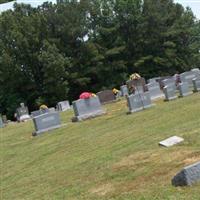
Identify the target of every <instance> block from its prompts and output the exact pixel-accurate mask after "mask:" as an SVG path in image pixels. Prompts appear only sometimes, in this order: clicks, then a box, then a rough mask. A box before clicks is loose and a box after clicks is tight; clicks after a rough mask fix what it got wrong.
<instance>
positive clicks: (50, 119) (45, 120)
mask: <svg viewBox="0 0 200 200" xmlns="http://www.w3.org/2000/svg"><path fill="white" fill-rule="evenodd" d="M33 123H34V126H35V133H33V135H38V134H41V133H43V132H46V131H50V130H53V129H55V128H59V127H60V126H61V122H60V116H59V112H49V113H45V114H42V115H39V116H36V117H34V118H33Z"/></svg>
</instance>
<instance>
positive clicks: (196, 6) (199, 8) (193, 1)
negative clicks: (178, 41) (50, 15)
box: [0, 0, 200, 19]
mask: <svg viewBox="0 0 200 200" xmlns="http://www.w3.org/2000/svg"><path fill="white" fill-rule="evenodd" d="M45 1H48V0H17V2H18V3H21V2H23V3H25V2H27V3H30V4H31V5H32V6H38V5H41V4H42V3H43V2H45ZM49 1H51V2H53V3H55V2H56V0H49ZM174 2H176V3H180V4H182V5H183V6H184V7H187V6H189V7H190V8H191V9H192V11H193V13H194V14H195V16H196V17H197V18H198V19H200V0H174ZM12 5H13V3H8V4H4V5H0V12H1V11H4V10H7V9H8V8H12Z"/></svg>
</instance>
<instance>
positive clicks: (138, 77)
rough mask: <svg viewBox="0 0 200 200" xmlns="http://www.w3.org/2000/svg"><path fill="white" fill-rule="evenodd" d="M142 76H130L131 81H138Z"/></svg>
mask: <svg viewBox="0 0 200 200" xmlns="http://www.w3.org/2000/svg"><path fill="white" fill-rule="evenodd" d="M140 78H141V76H140V75H139V74H138V73H134V74H131V75H130V80H138V79H140Z"/></svg>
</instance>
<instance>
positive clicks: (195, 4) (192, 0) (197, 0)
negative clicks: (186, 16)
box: [174, 0, 200, 19]
mask: <svg viewBox="0 0 200 200" xmlns="http://www.w3.org/2000/svg"><path fill="white" fill-rule="evenodd" d="M174 2H177V3H180V4H182V5H183V6H184V7H187V6H189V7H190V8H191V9H192V11H193V13H194V14H195V16H196V17H197V18H198V19H200V0H174Z"/></svg>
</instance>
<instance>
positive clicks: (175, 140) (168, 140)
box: [159, 136, 184, 147]
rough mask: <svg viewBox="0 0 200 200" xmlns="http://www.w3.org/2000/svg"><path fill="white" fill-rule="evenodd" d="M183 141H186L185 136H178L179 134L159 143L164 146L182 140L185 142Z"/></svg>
mask: <svg viewBox="0 0 200 200" xmlns="http://www.w3.org/2000/svg"><path fill="white" fill-rule="evenodd" d="M183 141H184V139H183V138H181V137H178V136H173V137H170V138H168V139H166V140H163V141H161V142H159V145H161V146H164V147H171V146H173V145H175V144H178V143H180V142H183Z"/></svg>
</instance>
